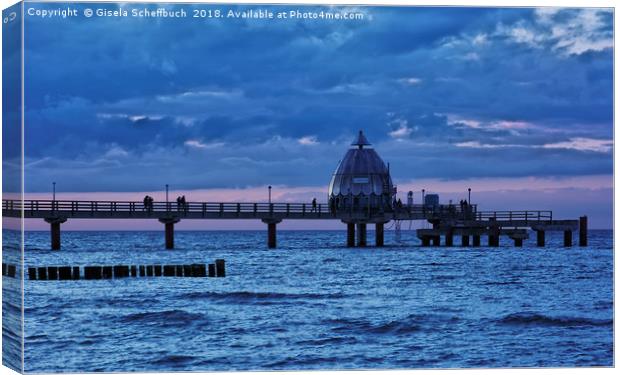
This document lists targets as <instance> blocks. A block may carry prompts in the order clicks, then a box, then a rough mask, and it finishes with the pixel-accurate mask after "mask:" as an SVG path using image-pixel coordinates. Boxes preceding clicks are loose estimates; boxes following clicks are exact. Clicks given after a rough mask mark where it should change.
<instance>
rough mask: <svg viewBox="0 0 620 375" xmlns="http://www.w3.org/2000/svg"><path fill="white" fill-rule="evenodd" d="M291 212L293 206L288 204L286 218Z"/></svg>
mask: <svg viewBox="0 0 620 375" xmlns="http://www.w3.org/2000/svg"><path fill="white" fill-rule="evenodd" d="M290 211H291V204H290V203H287V204H286V216H288V214H289V212H290Z"/></svg>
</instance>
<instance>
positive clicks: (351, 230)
mask: <svg viewBox="0 0 620 375" xmlns="http://www.w3.org/2000/svg"><path fill="white" fill-rule="evenodd" d="M347 247H355V224H354V223H347Z"/></svg>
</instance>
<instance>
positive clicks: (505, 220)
mask: <svg viewBox="0 0 620 375" xmlns="http://www.w3.org/2000/svg"><path fill="white" fill-rule="evenodd" d="M2 216H3V217H13V218H21V217H23V218H25V219H42V220H45V221H46V222H47V223H49V224H50V243H51V248H52V249H53V250H58V249H60V247H61V225H62V224H63V223H66V222H67V221H68V220H70V219H110V220H114V219H116V220H122V219H152V220H157V221H159V222H160V223H162V224H163V226H164V244H165V247H166V248H167V249H173V248H174V226H175V224H177V223H179V222H180V221H181V220H205V219H211V220H214V219H215V220H230V219H246V220H260V221H262V222H263V223H265V225H266V227H267V228H266V229H267V241H266V243H267V247H269V248H275V247H276V246H277V225H278V224H280V223H281V222H282V221H284V220H338V221H341V222H342V223H343V224H345V226H346V229H347V234H346V239H343V243H346V245H347V246H349V247H356V246H357V247H365V246H367V245H368V243H369V242H368V236H367V228H368V226H369V225H374V226H375V243H374V244H375V246H377V247H381V246H384V244H385V241H384V230H385V229H384V226H385V224H386V223H389V222H390V221H408V220H422V221H427V222H429V223H431V224H432V228H431V229H418V230H417V236H418V238H419V239H420V240H421V243H422V246H440V245H441V243H442V241H441V238H442V237H443V238H444V241H443V244H444V245H445V246H454V245H455V242H454V238H455V237H461V243H460V245H461V246H467V247H468V246H472V247H477V246H481V244H482V242H481V237H487V239H488V246H490V247H497V246H499V243H500V237H502V236H503V237H507V238H509V239H511V240H512V241H513V242H514V245H515V246H517V247H520V246H523V241H524V240H527V239H528V237H529V235H528V233H529V232H528V230H533V231H535V233H536V244H537V246H545V233H546V232H550V231H561V232H563V233H564V245H565V246H572V245H573V233H576V232H577V231H578V232H579V237H578V238H579V245H580V246H587V240H588V237H587V228H588V225H587V217H585V216H584V217H581V218H580V219H579V220H556V219H554V218H553V213H552V212H551V211H478V210H477V206H476V205H470V206H468V209H467V210H462V209H461V207H459V206H455V205H436V206H427V205H421V204H417V205H409V206H408V205H405V206H403V207H397V208H394V209H392V210H389V211H388V210H381V209H369V208H368V207H354V206H351V207H350V209H348V210H336V209H334V208H333V207H330V205H329V204H316V206H315V205H312V204H310V203H247V202H239V203H231V202H219V203H214V202H187V203H185V204H184V205H177V203H171V202H168V203H167V202H154V203H153V204H152V205H150V206H146V207H145V205H144V204H143V203H142V202H131V201H66V200H23V201H22V200H3V201H2ZM470 239H471V241H470Z"/></svg>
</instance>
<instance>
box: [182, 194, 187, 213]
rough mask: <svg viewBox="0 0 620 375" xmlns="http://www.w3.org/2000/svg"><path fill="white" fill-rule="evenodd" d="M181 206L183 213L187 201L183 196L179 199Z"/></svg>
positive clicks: (185, 209)
mask: <svg viewBox="0 0 620 375" xmlns="http://www.w3.org/2000/svg"><path fill="white" fill-rule="evenodd" d="M181 206H183V211H187V201H186V200H185V195H183V196H182V197H181Z"/></svg>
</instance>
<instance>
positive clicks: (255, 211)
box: [254, 203, 258, 216]
mask: <svg viewBox="0 0 620 375" xmlns="http://www.w3.org/2000/svg"><path fill="white" fill-rule="evenodd" d="M257 212H258V204H256V203H254V216H256V213H257Z"/></svg>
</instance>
